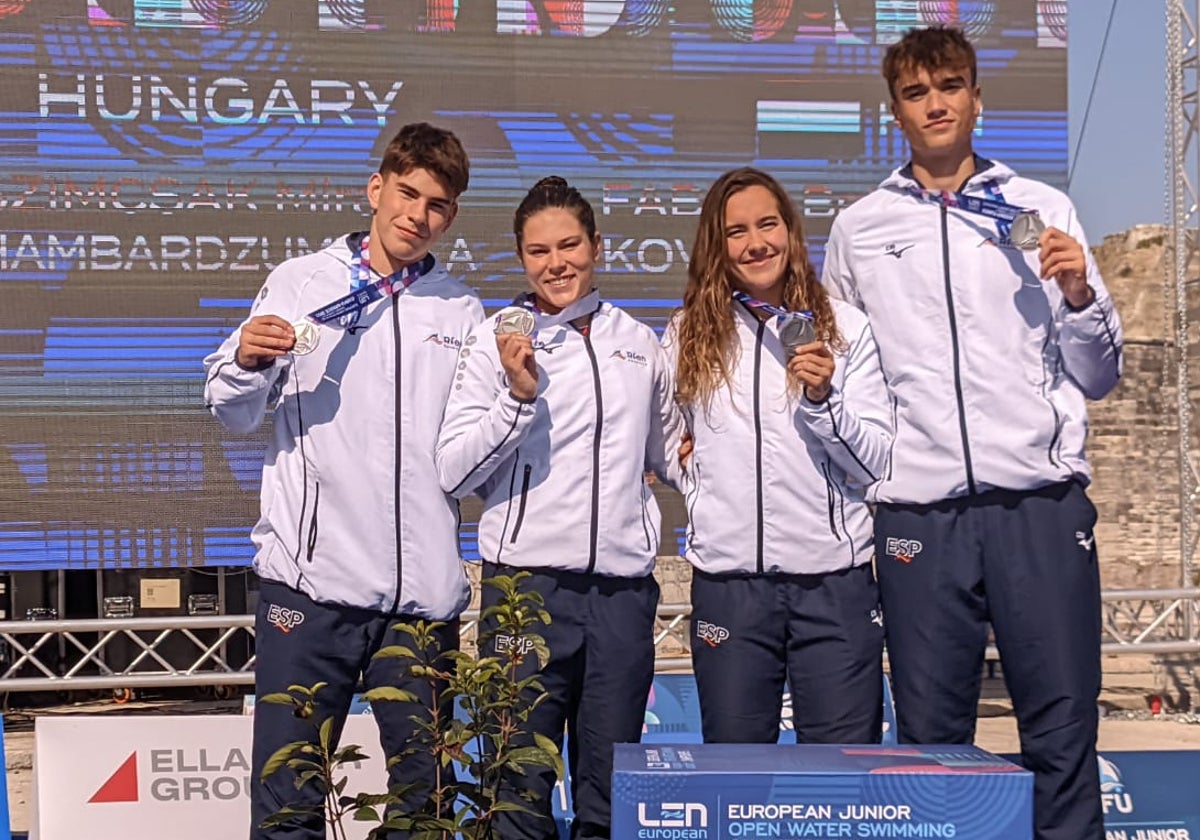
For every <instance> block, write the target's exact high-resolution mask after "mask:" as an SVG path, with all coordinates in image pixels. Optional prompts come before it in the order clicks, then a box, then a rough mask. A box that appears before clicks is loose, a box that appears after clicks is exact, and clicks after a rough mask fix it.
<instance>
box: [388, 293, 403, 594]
mask: <svg viewBox="0 0 1200 840" xmlns="http://www.w3.org/2000/svg"><path fill="white" fill-rule="evenodd" d="M401 337H402V336H401V334H400V293H399V292H396V293H394V294H393V295H392V340H393V343H394V344H395V346H396V394H395V399H396V456H395V468H394V470H393V472H394V473H395V479H394V489H393V491H392V492H393V493H394V494H395V499H396V598H395V600H393V601H392V608H391V610H390V612H392V613H395V612H396V610H397V609H398V608H399V607H400V584H401V581H403V580H404V557H403V554H404V552H403V548H402V545H403V542H402V536H403V533H402V529H401V527H400V485H401V481H400V464H401V458H400V449H401V445H402V443H403V442H404V441H403V434H402V431H401V430H402V427H403V426H404V424H403V423H402V422H401V404H400V392H401V390H402V386H403V384H404V383H403V382H402V381H401V377H402V373H401V365H400V362H401V354H400V339H401Z"/></svg>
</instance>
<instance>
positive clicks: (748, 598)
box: [664, 168, 891, 743]
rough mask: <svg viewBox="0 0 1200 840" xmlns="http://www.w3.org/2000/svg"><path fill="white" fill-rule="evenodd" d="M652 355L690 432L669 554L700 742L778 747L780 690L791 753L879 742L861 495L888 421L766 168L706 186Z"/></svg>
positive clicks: (872, 607) (872, 358)
mask: <svg viewBox="0 0 1200 840" xmlns="http://www.w3.org/2000/svg"><path fill="white" fill-rule="evenodd" d="M664 347H665V348H666V349H667V352H668V355H669V357H670V359H671V360H672V362H673V363H674V365H675V372H676V399H677V400H678V402H679V403H680V406H681V408H682V409H683V413H684V416H685V417H686V418H687V421H688V427H689V432H690V435H691V452H690V454H689V455H687V456H686V459H685V463H686V470H685V472H686V475H685V477H684V480H683V488H682V489H683V490H684V492H685V496H686V500H687V508H688V512H689V517H690V522H689V527H688V535H687V545H686V550H685V552H684V554H685V556H686V557H687V559H688V560H689V561H690V562H691V563H692V565H693V566H694V574H693V577H692V627H693V632H694V638H693V640H692V663H693V667H694V670H695V673H696V681H697V684H698V687H699V692H700V709H701V718H702V724H703V730H704V739H705V741H718V742H760V743H761V742H773V741H775V740H776V739H777V738H778V736H779V724H780V710H781V705H782V704H781V699H782V695H783V689H784V684H785V682H786V683H789V684H790V686H791V691H792V716H793V723H794V725H795V731H796V738H797V740H798V741H800V742H802V743H804V742H808V743H814V742H817V743H865V742H871V741H877V740H878V739H879V735H880V726H881V719H882V696H881V695H882V668H881V656H882V646H883V626H882V617H881V615H880V612H879V605H878V593H877V589H876V586H875V578H874V573H873V571H872V566H871V559H872V524H871V514H870V511H869V510H868V508H867V504H866V502H865V500H864V492H865V490H866V487H867V486H868V485H870V484H871V483H873V482H874V481H876V480H877V479H878V478H879V476H880V475H881V474H883V473H884V472H885V471H886V469H887V463H888V453H889V449H890V446H891V431H890V427H891V424H890V416H891V409H890V407H889V404H888V397H887V391H886V388H885V385H884V380H883V375H882V373H881V372H880V368H879V360H878V355H877V353H876V350H875V342H874V339H873V338H872V335H871V330H870V327H869V325H868V324H867V319H866V317H865V316H864V315H863V314H862V313H861V312H859V311H858V310H856V309H854V308H853V307H852V306H850V305H848V304H845V303H843V302H841V301H838V300H833V299H831V298H830V297H829V296H828V294H826V292H825V290H824V289H823V288H822V287H821V286H820V285H819V284H818V283H817V280H816V276H815V273H814V272H813V269H812V266H811V265H810V264H809V261H808V251H807V248H806V247H805V244H804V235H803V230H802V228H801V225H800V218H799V215H798V213H797V212H796V209H795V206H794V205H793V203H792V201H791V199H790V198H789V197H788V195H787V193H786V192H785V191H784V189H783V188H782V187H781V186H780V185H779V183H778V182H777V181H776V180H775V179H774V178H772V177H771V176H770V175H768V174H766V173H765V172H761V171H759V170H756V169H751V168H743V169H736V170H733V171H731V172H727V173H725V174H724V175H722V176H721V177H720V178H718V179H717V181H716V183H715V184H713V186H712V188H711V189H710V190H709V192H708V194H707V196H706V197H705V199H704V203H703V206H702V207H701V211H700V225H699V230H698V232H697V235H696V241H695V244H694V246H693V249H692V260H691V263H690V265H689V267H688V284H687V290H686V291H685V293H684V300H683V307H682V308H681V309H680V310H679V311H678V312H677V313H676V314H675V317H674V318H673V319H672V321H671V324H670V325H669V327H668V330H667V334H666V336H665V338H664ZM685 448H686V447H685Z"/></svg>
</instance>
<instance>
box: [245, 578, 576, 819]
mask: <svg viewBox="0 0 1200 840" xmlns="http://www.w3.org/2000/svg"><path fill="white" fill-rule="evenodd" d="M528 576H529V574H528V572H518V573H516V574H515V575H511V576H508V575H500V576H497V577H495V578H492V579H490V580H487V581H484V585H486V586H492V587H494V588H496V589H497V590H499V598H498V600H497V603H496V604H495V605H494V606H491V607H488V608H487V609H486V610H484V611H483V613H482V614H481V616H480V625H481V626H487V627H489V628H490V629H489V630H487V631H486V632H483V633H481V634H480V636H479V639H478V646H479V650H480V652H481V654H482V652H484V651H489V650H497V653H496V654H495V655H492V656H484V655H480V656H471V655H470V654H468V653H465V652H463V651H458V650H455V651H442V650H440V649H439V648H438V644H437V632H436V631H437V630H438V629H439V628H440V627H441V626H442V625H441V624H440V623H439V622H431V621H423V620H422V621H417V622H414V623H412V624H397V625H396V629H397V630H399V631H400V632H402V633H404V634H405V635H406V636H408V638H409V639H410V643H409V644H408V645H393V646H389V647H386V648H383V649H381V650H380V651H379V652H378V653H376V654H375V657H376V658H378V659H389V660H395V664H396V666H397V667H398V668H401V669H402V670H403V673H405V674H407V675H408V676H410V677H414V678H417V679H419V680H423V681H426V682H427V683H428V684H429V685H430V686H431V688H432V692H431V694H432V697H433V702H432V703H431V704H430V705H429V707H428V708H425V709H423V711H422V713H421V714H417V715H414V716H413V717H412V718H411V719H412V721H413V723H414V732H413V735H412V737H411V738H410V740H409V743H408V744H407V745H406V747H405V749H404V750H403V751H402V752H401V753H400V754H399V755H394V756H389V757H388V767H389V768H390V767H391V766H393V765H394V764H395V763H397V762H401V761H404V760H406V759H408V758H411V757H412V756H414V755H417V754H418V753H424V754H427V755H431V756H433V758H434V767H435V770H434V778H433V779H431V780H430V784H429V785H427V786H416V785H403V786H393V787H392V788H390V789H389V790H388V791H387V793H360V794H357V795H354V796H351V795H349V794H346V793H345V788H346V781H347V779H346V777H345V775H344V772H343V767H344V765H346V764H348V763H352V762H357V761H362V760H363V759H364V758H366V756H365V755H364V753H363V751H362V748H361V747H360V746H359V745H356V744H352V745H347V746H344V747H339V746H337V745H335V744H333V743H332V742H331V740H332V739H331V735H332V730H333V721H332V719H329V718H326V719H324V720H317V719H315V716H316V709H317V705H316V701H315V698H316V694H317V692H319V691H320V690H321V688H322V687H323V686H324V683H318V684H316V685H314V686H312V687H311V688H306V687H304V686H296V685H293V686H289V688H288V691H287V692H286V693H283V692H281V693H277V694H268V695H266V696H264V697H263V698H262V702H264V703H281V704H285V705H291V706H292V707H293V709H294V712H293V713H294V714H296V715H297V716H298V717H302V718H306V719H310V720H312V721H313V726H314V727H316V730H317V739H316V741H315V742H308V741H296V742H293V743H290V744H286V745H284V746H283V747H281V748H280V749H278V750H277V751H276V752H275V754H274V755H272V756H271V758H270V759H269V760H268V761H267V763H266V765H265V766H264V768H263V773H262V778H263V779H264V780H265V779H267V778H268V777H269V776H271V775H272V774H273V773H277V772H279V771H280V770H282V769H283V768H287V769H288V770H291V771H292V772H294V773H295V784H296V787H297V789H300V788H302V787H304V786H313V787H315V788H316V789H318V790H320V792H321V794H322V802H321V803H320V804H319V805H318V804H313V805H311V806H308V807H305V806H285V807H283V808H281V809H280V810H279V811H278V812H276V813H275V814H273V815H271V816H270V817H269V818H268V819H267V820H265V821H264V823H263V824H264V826H266V825H278V824H285V823H288V822H291V821H293V820H295V819H297V818H299V817H302V816H305V817H310V816H311V815H313V814H315V813H320V814H321V816H322V817H323V818H324V819H325V820H326V822H327V823H328V824H329V826H330V827H331V831H332V834H333V837H334V838H335V840H343V838H345V837H346V836H347V835H346V831H345V820H346V818H347V817H348V816H349V817H351V818H353V819H354V820H358V821H366V822H372V823H374V824H375V825H374V827H373V828H372V829H371V831H370V833H369V835H368V837H369V838H370V840H384V838H386V837H387V836H388V834H389V833H390V832H392V831H406V832H411V834H412V836H413V837H414V838H415V840H444V839H445V838H452V837H454V838H470V840H491V838H493V837H494V822H495V817H496V815H497V814H499V813H501V812H503V811H530V812H532V810H533V809H532V808H531V807H529V804H531V803H529V804H526V803H528V800H529V798H528V797H527V798H526V803H522V802H514V801H511V800H505V799H502V798H501V794H500V792H501V789H502V784H503V781H504V779H505V778H506V777H515V776H522V775H524V774H525V773H526V768H529V767H548V768H552V769H553V770H554V772H555V773H556V774H557V775H558V776H559V778H561V777H562V775H563V764H562V757H561V756H560V755H559V752H558V749H557V748H556V746H555V744H554V742H553V741H552V740H551V739H549V738H547V737H545V736H544V735H542V734H541V733H536V732H533V733H531V732H528V731H527V726H526V724H527V722H528V719H529V714H530V712H532V711H533V709H535V708H536V707H537V706H538V705H539V704H541V703H542V702H543V701H544V700H545V699H546V697H547V696H548V695H547V694H546V692H545V690H544V689H543V687H542V683H541V681H540V679H539V678H538V675H537V672H538V671H540V670H541V667H542V666H544V665H545V663H546V661H547V659H548V658H549V650H548V649H547V647H546V642H545V639H544V638H543V637H542V636H541V635H540V634H538V633H537V632H536V630H537V628H538V627H539V626H543V625H547V624H549V623H550V616H549V614H548V613H547V612H546V611H545V609H544V608H543V603H544V602H543V600H542V596H541V595H540V594H539V593H537V592H524V591H522V588H521V583H522V581H523V580H524V579H525V578H527V577H528ZM498 641H503V642H505V643H504V644H501V645H497V642H498ZM530 657H534V658H536V661H537V665H538V667H537V669H534V671H533V673H532V674H531V675H529V676H524V677H522V676H521V674H522V673H523V672H524V671H529V670H530V669H528V668H525V669H522V665H524V664H525V663H526V662H527V661H529V658H530ZM364 699H366V700H369V701H370V702H372V703H381V702H382V703H386V702H405V703H412V702H415V701H416V697H415V696H414V695H413V694H411V693H409V692H406V691H402V690H400V689H398V688H393V687H381V688H375V689H371V690H370V691H368V692H366V694H364ZM455 706H457V708H458V709H459V711H460V714H459V715H450V714H449V713H448V711H447V710H449V709H451V708H454V707H455ZM381 808H382V809H383V813H382V815H381V814H380V809H381Z"/></svg>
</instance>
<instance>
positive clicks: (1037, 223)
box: [1009, 211, 1046, 251]
mask: <svg viewBox="0 0 1200 840" xmlns="http://www.w3.org/2000/svg"><path fill="white" fill-rule="evenodd" d="M1045 230H1046V223H1045V222H1043V221H1042V219H1041V217H1040V216H1038V214H1037V213H1033V212H1030V211H1026V212H1024V213H1018V214H1017V217H1016V218H1015V219H1013V221H1012V230H1011V232H1010V233H1009V238H1010V239H1012V244H1013V245H1015V246H1016V247H1018V248H1020V249H1021V250H1022V251H1036V250H1037V247H1038V240H1040V239H1041V238H1042V233H1043V232H1044V231H1045Z"/></svg>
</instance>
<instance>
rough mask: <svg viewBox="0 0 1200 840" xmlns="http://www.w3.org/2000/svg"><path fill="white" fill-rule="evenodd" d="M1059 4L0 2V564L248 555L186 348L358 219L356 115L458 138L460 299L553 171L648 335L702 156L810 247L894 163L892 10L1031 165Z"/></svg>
mask: <svg viewBox="0 0 1200 840" xmlns="http://www.w3.org/2000/svg"><path fill="white" fill-rule="evenodd" d="M1066 5H1067V4H1066V3H1065V2H1063V0H1004V2H999V0H995V1H993V0H977V2H971V0H959V2H952V1H951V0H945V1H938V2H935V1H934V0H875V2H869V0H838V2H834V0H823V1H822V0H754V2H750V0H670V1H669V0H475V1H474V2H473V1H472V0H462V2H456V0H38V2H31V0H0V65H2V67H0V213H2V216H0V219H2V220H3V223H2V224H0V284H2V285H0V295H2V299H3V305H2V307H0V568H9V569H15V568H24V569H38V568H43V569H44V568H94V567H97V566H141V565H160V564H170V565H174V564H209V565H213V564H244V563H246V562H248V561H249V560H250V556H251V546H250V543H249V540H248V538H247V534H248V530H249V528H250V526H251V524H252V522H253V520H254V519H255V517H256V514H257V492H258V474H259V469H260V464H261V458H262V451H263V441H264V440H265V436H266V435H265V432H263V433H260V434H256V435H250V436H242V435H230V434H226V433H224V432H223V431H222V430H221V428H220V427H219V426H218V424H217V423H216V422H215V421H214V420H212V419H211V418H210V417H209V416H208V415H207V413H206V412H205V411H204V409H203V406H202V396H201V390H202V382H203V375H202V369H201V367H200V360H201V358H202V357H203V356H204V355H205V354H206V353H207V352H208V351H209V350H211V349H212V348H213V347H215V346H216V344H217V343H218V342H219V341H220V340H221V338H222V337H223V336H224V335H226V334H227V333H228V332H229V331H230V330H231V329H232V328H233V327H234V326H235V325H236V324H237V323H238V322H239V321H240V319H241V318H242V317H243V316H244V314H245V312H246V310H247V308H248V306H249V302H250V298H251V297H252V296H253V294H254V293H255V291H256V290H257V288H258V286H259V285H260V283H261V282H262V280H263V278H264V277H265V275H266V273H267V271H268V270H269V269H270V268H271V267H272V266H274V265H276V264H278V263H279V262H281V261H282V260H284V259H286V258H288V257H290V256H294V255H297V254H302V253H306V252H308V251H311V250H315V249H317V248H319V247H321V246H322V245H323V244H324V243H325V242H327V241H329V240H330V239H332V238H333V237H335V236H337V235H339V234H341V233H344V232H348V231H350V230H356V229H364V228H365V227H367V224H368V221H367V212H366V211H367V206H366V202H365V199H364V198H363V188H364V186H365V183H366V180H367V178H368V176H369V174H370V172H371V171H372V167H373V166H374V164H375V163H376V161H377V160H378V156H379V153H380V151H381V149H382V144H381V143H380V142H379V138H380V135H381V134H385V135H387V136H390V135H391V134H392V133H393V132H394V131H395V129H397V128H398V127H399V126H401V125H403V124H404V123H406V122H411V121H414V120H429V121H432V122H435V123H438V124H440V125H444V126H446V127H449V128H451V129H453V130H454V131H455V132H457V133H458V135H459V136H460V137H461V138H462V140H463V142H464V143H465V145H466V147H467V149H468V151H469V153H470V155H471V158H472V173H471V189H470V191H469V192H468V193H467V194H466V195H465V196H464V198H463V201H462V209H461V212H460V214H459V217H458V221H457V222H456V224H455V227H454V228H453V230H452V231H451V235H450V236H449V237H448V238H447V239H446V240H445V242H444V243H443V246H442V247H441V248H440V249H439V251H438V256H439V258H441V259H442V260H443V261H445V262H447V263H449V264H450V267H451V270H453V271H455V272H459V273H461V274H462V275H463V276H464V277H466V278H467V280H468V281H469V282H470V283H472V284H473V285H474V286H475V287H476V288H478V290H479V291H480V293H481V296H482V297H483V298H484V300H485V303H486V305H487V306H488V307H489V309H490V308H494V307H495V306H498V305H500V304H502V303H504V302H507V301H508V300H510V299H511V297H512V296H513V294H514V293H515V292H516V291H518V290H519V289H520V288H521V287H522V283H523V281H522V279H521V277H520V276H519V275H518V274H516V273H515V271H516V264H515V260H514V257H513V243H512V237H511V234H510V233H509V232H508V231H509V229H510V225H511V215H512V210H513V209H514V207H515V206H516V204H517V202H518V200H519V199H520V197H521V196H522V195H523V194H524V191H525V190H526V189H527V188H528V187H529V186H530V185H531V184H532V183H533V182H534V181H535V180H536V179H538V178H539V177H541V176H543V175H547V174H551V173H558V174H562V175H564V176H566V177H567V178H568V179H569V180H571V181H572V182H573V183H575V184H576V185H577V186H579V187H580V188H581V189H582V191H583V192H584V193H585V195H586V196H587V197H588V198H589V199H590V200H591V201H592V203H593V204H594V206H595V207H596V210H597V214H598V216H599V221H600V223H601V225H602V228H603V234H604V253H603V258H602V266H601V274H600V282H601V288H602V290H603V292H604V293H605V295H606V296H607V297H609V298H610V299H613V300H615V301H618V302H621V303H622V304H624V305H625V306H627V307H628V308H630V309H631V310H632V311H633V312H634V314H636V315H638V316H639V317H642V318H644V319H645V320H646V321H647V322H649V323H650V324H652V325H654V326H656V327H661V326H662V324H663V322H664V320H665V318H666V316H667V315H668V313H669V312H670V310H671V308H672V307H673V306H674V305H676V304H677V302H678V300H679V297H680V295H681V292H682V288H683V282H684V276H685V271H686V263H687V259H688V249H689V246H690V241H691V237H692V234H693V228H694V223H695V215H696V214H697V213H698V211H699V203H700V200H701V198H702V196H703V193H704V190H705V189H706V187H707V185H708V184H709V183H711V181H712V180H713V179H714V177H715V176H716V175H718V174H719V173H720V172H722V171H724V170H725V169H727V168H730V167H733V166H738V165H743V164H754V165H757V166H760V167H763V168H765V169H767V170H769V171H771V172H773V173H774V174H775V175H777V176H778V177H779V178H780V179H781V180H782V181H783V182H784V183H785V184H786V185H787V186H788V188H789V189H790V190H791V191H792V194H793V195H794V196H795V199H796V201H797V202H798V203H799V204H800V205H801V207H802V208H803V213H804V219H805V222H806V224H807V230H808V233H809V235H810V237H811V240H812V245H813V253H814V255H815V256H816V258H817V259H818V260H819V259H820V255H821V251H822V245H823V241H824V238H825V236H826V235H827V233H828V230H829V225H830V222H831V220H832V219H833V217H834V216H835V215H836V214H837V212H838V211H839V210H840V209H841V208H843V207H845V206H846V205H847V204H849V203H850V202H852V201H854V200H855V198H856V197H858V196H860V195H863V194H864V193H866V192H867V191H869V190H870V189H871V188H872V186H873V185H874V184H876V183H877V182H878V181H879V180H880V179H881V178H882V177H883V176H884V175H885V174H886V172H887V171H888V170H890V169H891V168H892V167H893V166H895V165H896V164H898V163H900V162H901V159H902V156H903V141H902V138H901V136H900V135H899V133H898V132H897V131H896V130H895V128H894V126H891V125H890V124H889V118H888V114H887V109H886V91H885V89H884V86H883V83H882V81H881V80H880V79H879V74H878V67H879V63H880V59H881V57H882V53H883V50H884V49H885V48H886V46H887V44H889V43H891V42H893V41H894V40H895V39H896V38H897V37H898V36H899V34H900V33H902V32H903V31H904V30H905V29H907V28H908V27H911V26H915V25H923V24H931V23H941V22H945V23H956V24H959V25H961V26H963V27H964V28H965V29H966V30H967V31H968V32H969V33H970V34H971V36H972V37H973V38H974V39H975V40H976V43H977V44H978V45H979V49H980V62H981V77H982V83H983V86H984V100H985V103H986V111H985V113H984V117H983V120H982V123H981V126H980V129H979V132H978V146H979V148H980V150H981V151H982V152H983V153H984V154H989V155H995V156H996V157H999V158H1002V159H1004V160H1005V161H1007V162H1008V163H1010V164H1011V165H1013V166H1014V167H1015V168H1017V169H1018V170H1019V171H1021V172H1022V173H1024V174H1027V175H1032V176H1035V177H1040V178H1043V179H1045V180H1048V181H1050V182H1051V183H1056V184H1061V183H1062V182H1063V181H1064V179H1065V171H1066V146H1067V117H1066V67H1067V64H1066V49H1065V47H1066V40H1065V39H1066V16H1067V9H1066ZM269 422H270V421H269V420H268V423H269ZM464 550H465V553H466V554H468V555H470V554H471V553H472V552H473V550H474V541H473V537H472V535H471V526H470V525H466V526H464Z"/></svg>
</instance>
